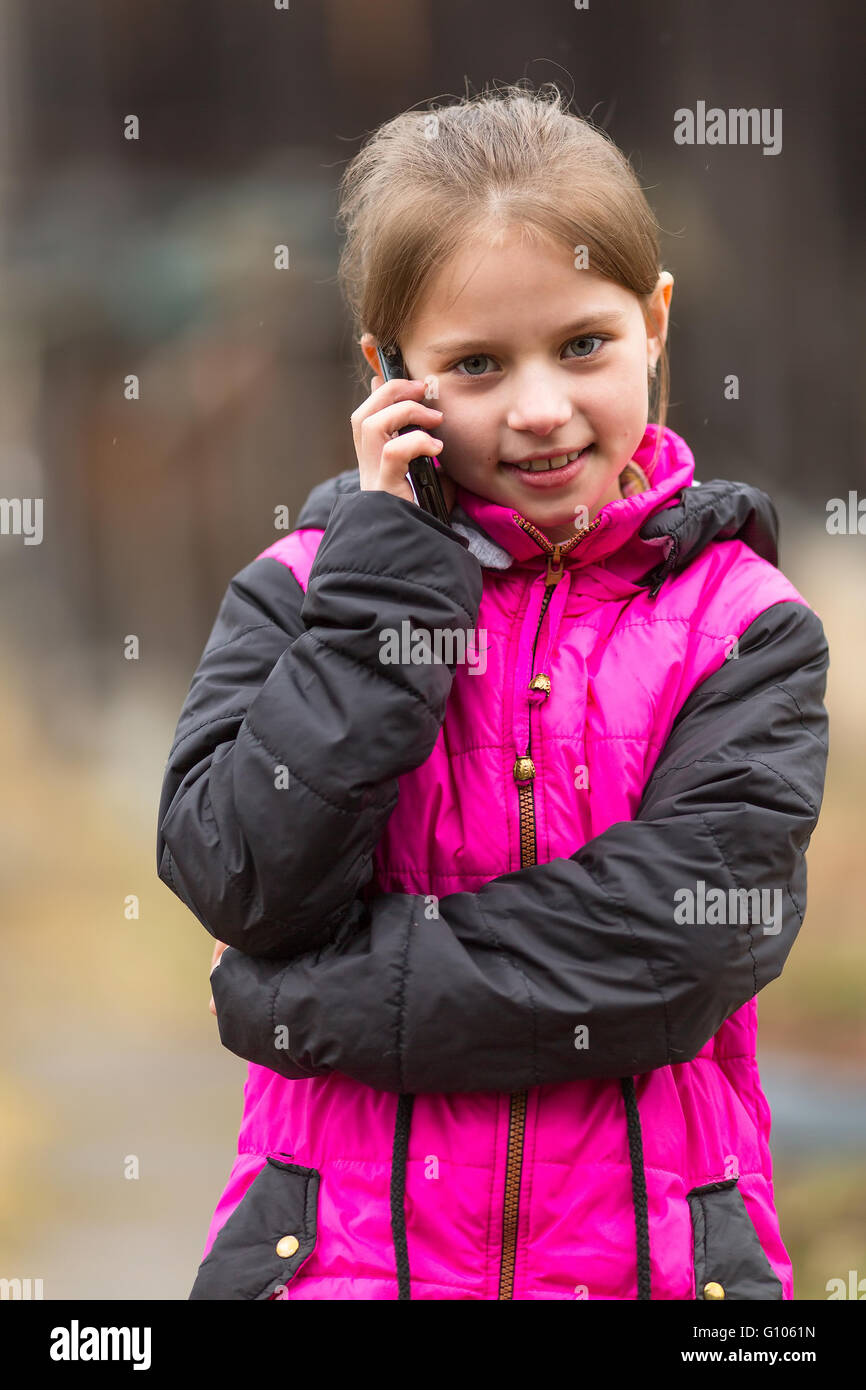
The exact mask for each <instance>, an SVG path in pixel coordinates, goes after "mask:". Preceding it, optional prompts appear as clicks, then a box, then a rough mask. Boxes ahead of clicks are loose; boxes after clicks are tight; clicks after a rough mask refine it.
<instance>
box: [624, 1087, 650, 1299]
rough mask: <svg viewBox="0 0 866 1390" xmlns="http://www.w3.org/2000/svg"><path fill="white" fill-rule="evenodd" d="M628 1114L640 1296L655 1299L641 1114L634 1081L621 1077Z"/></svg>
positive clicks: (638, 1292) (638, 1290)
mask: <svg viewBox="0 0 866 1390" xmlns="http://www.w3.org/2000/svg"><path fill="white" fill-rule="evenodd" d="M619 1084H620V1086H621V1088H622V1096H623V1100H624V1101H625V1113H626V1119H627V1122H628V1153H629V1158H630V1159H631V1192H632V1202H633V1204H634V1224H635V1232H636V1235H637V1296H638V1298H639V1299H645V1298H649V1299H651V1298H652V1292H651V1286H650V1246H649V1216H648V1213H647V1196H646V1171H645V1169H644V1166H643V1140H642V1138H641V1128H640V1111H639V1110H638V1106H637V1096H636V1095H635V1090H634V1078H633V1077H631V1076H623V1077H621V1078H620V1083H619Z"/></svg>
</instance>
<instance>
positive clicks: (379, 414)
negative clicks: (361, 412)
mask: <svg viewBox="0 0 866 1390" xmlns="http://www.w3.org/2000/svg"><path fill="white" fill-rule="evenodd" d="M442 418H443V417H442V411H441V410H436V409H435V408H433V407H431V406H429V405H424V404H423V402H422V401H397V402H396V403H395V404H394V405H388V406H385V408H384V409H380V410H377V411H375V412H374V414H372V415H368V416H367V418H366V419H365V420H362V421H361V425H360V436H361V442H362V444H363V447H364V448H365V449H367V448H370V449H372V448H374V447H375V446H376V444H378V445H379V446H380V447H381V444H383V443H384V442H385V440H386V439H390V438H391V436H392V435H394V434H396V432H397V430H400V429H402V428H403V427H404V425H417V426H418V428H419V429H420V428H422V427H423V426H426V427H427V428H428V429H435V428H436V426H437V425H439V424H441V422H442Z"/></svg>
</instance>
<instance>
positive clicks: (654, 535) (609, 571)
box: [292, 424, 778, 595]
mask: <svg viewBox="0 0 866 1390" xmlns="http://www.w3.org/2000/svg"><path fill="white" fill-rule="evenodd" d="M658 428H659V427H658V425H655V424H649V425H647V428H646V431H645V432H644V436H643V439H642V440H641V442H640V444H639V445H638V447H637V449H636V450H635V453H634V455H633V458H634V461H635V462H636V463H639V464H640V465H641V467H642V468H643V469H644V471H647V469H648V465H649V463H650V461H651V459H652V456H653V451H654V449H655V442H656V437H657V432H658ZM662 434H663V437H662V442H661V445H660V448H659V457H658V460H657V463H656V467H655V470H654V473H653V477H652V480H651V482H652V486H651V487H650V488H649V490H648V491H646V492H642V493H638V494H637V495H636V496H634V497H626V498H622V499H620V500H618V501H616V502H608V504H607V506H605V507H602V509H601V511H600V512H599V514H598V517H597V518H596V520H597V521H599V525H598V526H596V527H595V528H594V530H593V531H592V532H591V533H589V534H588V535H586V536H584V537H583V538H582V539H581V540H580V541H579V542H578V543H577V545H576V546H575V547H574V549H573V551H572V552H571V553H570V554H566V555H564V556H563V557H562V559H563V563H564V564H567V565H569V566H577V565H581V566H585V565H587V564H588V563H593V564H595V563H596V562H598V561H605V560H606V561H607V563H606V564H604V565H598V567H597V568H596V570H595V575H596V578H597V580H598V581H599V582H601V581H602V579H603V578H604V579H605V581H606V582H610V583H611V584H612V585H613V587H614V588H619V587H621V585H622V583H624V584H625V585H626V586H628V585H637V586H639V587H649V588H650V592H651V594H652V595H655V594H656V593H658V590H659V589H660V587H661V585H662V583H663V582H664V580H665V579H666V578H667V577H668V576H669V575H672V574H678V573H679V572H680V571H681V570H683V569H685V567H686V566H687V565H688V564H689V563H690V561H691V560H692V559H693V558H694V557H695V555H697V554H698V553H699V552H700V551H701V550H703V549H704V547H705V546H707V545H709V544H710V543H711V542H713V541H726V540H740V541H743V542H744V543H745V544H746V545H748V546H750V547H751V549H752V550H754V551H755V552H756V554H758V555H760V556H761V558H762V559H764V560H768V561H769V563H770V564H771V565H775V564H776V563H777V559H778V549H777V540H778V517H777V515H776V509H775V507H774V506H773V503H772V501H771V500H770V498H769V497H768V496H767V494H766V493H765V492H762V491H761V490H760V489H759V488H756V487H753V486H751V484H749V483H742V482H732V481H728V480H727V479H724V478H717V479H714V480H712V481H710V482H705V483H698V482H696V480H695V477H694V467H695V463H694V457H693V455H692V452H691V450H690V449H689V447H688V445H687V444H686V442H685V440H684V439H682V438H680V436H679V435H678V434H675V433H674V431H673V430H671V429H668V428H665V429H664V431H663V432H662ZM359 487H360V478H359V476H358V469H357V468H348V469H346V470H345V471H344V472H342V473H339V474H337V475H336V477H331V478H327V479H325V481H324V482H322V483H319V484H317V485H316V486H315V487H314V488H313V490H312V491H311V493H310V495H309V496H308V498H307V500H306V502H305V503H304V505H303V506H302V508H301V511H300V514H299V516H298V519H297V521H296V522H295V525H294V526H293V527H292V530H301V529H303V528H305V527H315V528H321V529H322V530H324V528H325V527H326V526H327V523H328V517H329V515H330V512H331V509H332V507H333V505H334V502H335V501H336V499H337V497H339V496H342V495H344V494H347V493H353V492H357V491H358V490H359ZM515 517H516V513H515V512H514V511H513V510H512V509H511V508H510V507H503V506H501V505H500V504H499V503H496V502H488V501H487V500H486V499H485V498H483V497H479V496H478V495H477V494H476V493H473V492H469V491H468V489H466V488H462V487H459V486H458V488H457V495H456V502H455V506H454V508H453V510H452V514H451V518H452V525H453V529H454V530H455V531H456V532H457V533H458V535H461V537H462V539H463V543H464V544H467V543H468V548H469V550H470V551H471V553H472V554H473V555H475V556H476V558H477V559H478V561H479V563H480V564H481V565H483V566H486V567H488V568H493V569H508V568H510V567H511V566H512V565H515V564H531V565H539V566H542V565H543V564H544V563H545V550H544V546H543V545H541V544H539V542H538V541H536V540H534V539H533V538H532V537H531V536H530V535H529V534H528V533H527V532H526V531H525V530H523V528H522V527H521V526H519V525H518V524H517V522H516V520H515ZM551 549H552V546H551Z"/></svg>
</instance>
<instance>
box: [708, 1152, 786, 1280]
mask: <svg viewBox="0 0 866 1390" xmlns="http://www.w3.org/2000/svg"><path fill="white" fill-rule="evenodd" d="M737 1181H738V1180H737V1178H727V1179H725V1180H724V1181H721V1180H720V1181H719V1182H710V1183H707V1184H706V1185H705V1186H703V1187H693V1188H692V1190H691V1192H689V1193H687V1194H686V1195H687V1197H688V1202H689V1206H690V1208H691V1213H692V1229H693V1232H694V1241H695V1298H713V1296H714V1294H715V1296H716V1297H718V1298H722V1297H724V1298H726V1299H728V1298H732V1299H742V1300H757V1299H761V1300H763V1299H776V1298H782V1297H783V1292H782V1283H781V1280H780V1279H779V1277H778V1275H777V1274H776V1272H775V1270H774V1269H773V1266H772V1265H771V1264H770V1261H769V1260H768V1259H767V1256H766V1254H765V1252H764V1247H763V1246H762V1244H761V1242H760V1239H759V1237H758V1232H757V1231H756V1230H755V1226H754V1223H753V1221H752V1218H751V1217H750V1216H749V1213H748V1211H747V1210H746V1204H745V1202H744V1201H743V1194H742V1192H741V1191H740V1189H739V1187H738V1186H737ZM708 1285H716V1286H717V1287H718V1288H720V1289H721V1290H722V1292H721V1293H716V1292H715V1290H712V1291H709V1292H708V1291H707V1286H708Z"/></svg>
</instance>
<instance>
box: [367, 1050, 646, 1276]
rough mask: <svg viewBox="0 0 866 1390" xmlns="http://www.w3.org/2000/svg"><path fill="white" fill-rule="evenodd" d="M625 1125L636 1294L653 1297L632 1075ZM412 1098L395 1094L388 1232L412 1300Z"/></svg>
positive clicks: (626, 1082)
mask: <svg viewBox="0 0 866 1390" xmlns="http://www.w3.org/2000/svg"><path fill="white" fill-rule="evenodd" d="M619 1084H620V1087H621V1089H622V1096H623V1100H624V1101H625V1113H626V1122H627V1125H628V1153H629V1159H630V1160H631V1191H632V1202H633V1205H634V1224H635V1233H636V1236H637V1296H638V1299H639V1300H640V1299H650V1300H652V1285H651V1282H650V1243H649V1214H648V1208H647V1195H646V1172H645V1170H644V1166H643V1138H642V1135H641V1126H640V1111H639V1110H638V1104H637V1096H636V1095H635V1089H634V1078H633V1077H631V1076H623V1077H621V1078H620V1083H619ZM414 1100H415V1097H414V1096H410V1095H401V1096H398V1097H397V1119H396V1122H395V1125H394V1148H393V1152H392V1154H391V1234H392V1238H393V1241H394V1258H395V1261H396V1265H397V1299H398V1301H399V1300H400V1299H406V1298H408V1299H411V1297H412V1281H411V1278H410V1274H409V1249H408V1246H407V1243H406V1205H405V1196H406V1159H407V1156H408V1153H409V1130H410V1128H411V1125H412V1105H413V1103H414Z"/></svg>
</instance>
